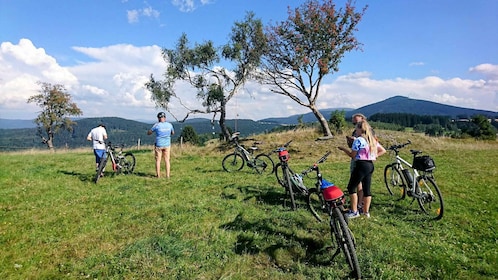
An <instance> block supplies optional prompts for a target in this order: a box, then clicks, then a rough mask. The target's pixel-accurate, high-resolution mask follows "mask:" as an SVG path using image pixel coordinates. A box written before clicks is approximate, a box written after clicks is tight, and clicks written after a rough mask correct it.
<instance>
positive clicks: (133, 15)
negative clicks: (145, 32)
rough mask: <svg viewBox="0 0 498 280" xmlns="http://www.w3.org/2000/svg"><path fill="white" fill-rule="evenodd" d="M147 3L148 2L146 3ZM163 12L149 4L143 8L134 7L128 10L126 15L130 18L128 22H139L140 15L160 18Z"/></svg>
mask: <svg viewBox="0 0 498 280" xmlns="http://www.w3.org/2000/svg"><path fill="white" fill-rule="evenodd" d="M146 4H147V3H146ZM160 15H161V13H160V12H159V11H158V10H156V9H154V8H152V6H150V5H148V4H147V6H146V7H144V8H142V9H134V10H128V11H126V17H127V18H128V23H137V22H139V21H140V17H147V18H155V19H158V18H159V16H160Z"/></svg>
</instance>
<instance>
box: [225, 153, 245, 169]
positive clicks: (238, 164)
mask: <svg viewBox="0 0 498 280" xmlns="http://www.w3.org/2000/svg"><path fill="white" fill-rule="evenodd" d="M221 165H222V166H223V169H225V171H226V172H232V171H239V170H241V169H242V167H244V158H243V157H242V156H241V155H239V154H236V153H233V154H229V155H226V156H225V157H224V158H223V161H222V162H221Z"/></svg>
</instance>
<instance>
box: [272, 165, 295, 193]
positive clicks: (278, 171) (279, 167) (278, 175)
mask: <svg viewBox="0 0 498 280" xmlns="http://www.w3.org/2000/svg"><path fill="white" fill-rule="evenodd" d="M287 169H288V170H289V172H290V174H294V171H292V169H290V167H289V166H287ZM274 170H275V177H276V178H277V182H278V183H279V184H280V185H281V186H282V187H284V188H285V181H284V171H283V168H282V163H281V162H279V163H277V164H276V165H275V168H274Z"/></svg>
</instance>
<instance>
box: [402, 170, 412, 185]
mask: <svg viewBox="0 0 498 280" xmlns="http://www.w3.org/2000/svg"><path fill="white" fill-rule="evenodd" d="M402 171H403V175H404V176H405V179H406V181H407V182H408V185H409V186H408V187H409V188H411V187H412V186H413V176H412V173H410V170H409V169H403V170H402Z"/></svg>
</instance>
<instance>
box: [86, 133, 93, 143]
mask: <svg viewBox="0 0 498 280" xmlns="http://www.w3.org/2000/svg"><path fill="white" fill-rule="evenodd" d="M86 140H88V141H92V133H91V132H90V133H88V136H87V137H86Z"/></svg>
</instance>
